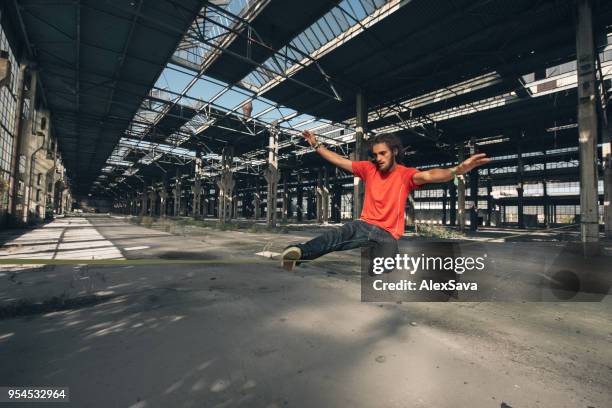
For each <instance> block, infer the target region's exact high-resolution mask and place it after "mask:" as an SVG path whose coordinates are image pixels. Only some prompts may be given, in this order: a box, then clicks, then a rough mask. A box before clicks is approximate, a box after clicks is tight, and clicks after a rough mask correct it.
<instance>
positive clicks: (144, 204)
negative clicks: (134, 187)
mask: <svg viewBox="0 0 612 408" xmlns="http://www.w3.org/2000/svg"><path fill="white" fill-rule="evenodd" d="M140 198H141V200H142V205H141V206H140V215H142V216H144V215H147V214H148V211H149V206H148V203H149V195H148V194H147V185H146V184H145V185H143V186H142V196H141V197H140Z"/></svg>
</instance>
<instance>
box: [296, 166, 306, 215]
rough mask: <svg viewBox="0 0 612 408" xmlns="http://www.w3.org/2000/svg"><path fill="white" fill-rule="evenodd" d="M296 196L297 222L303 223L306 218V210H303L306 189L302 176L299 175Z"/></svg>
mask: <svg viewBox="0 0 612 408" xmlns="http://www.w3.org/2000/svg"><path fill="white" fill-rule="evenodd" d="M296 193H297V194H296V195H297V203H296V204H297V205H296V208H295V210H296V216H297V221H298V222H302V220H303V216H304V209H303V208H302V206H303V203H304V188H303V186H302V176H300V175H299V174H298V176H297V191H296Z"/></svg>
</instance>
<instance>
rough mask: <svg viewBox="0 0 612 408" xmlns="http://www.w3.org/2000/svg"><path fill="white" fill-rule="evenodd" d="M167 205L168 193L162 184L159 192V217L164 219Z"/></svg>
mask: <svg viewBox="0 0 612 408" xmlns="http://www.w3.org/2000/svg"><path fill="white" fill-rule="evenodd" d="M167 205H168V191H166V185H165V184H164V185H163V186H162V187H161V190H159V215H160V217H165V216H166V215H167V208H166V207H167Z"/></svg>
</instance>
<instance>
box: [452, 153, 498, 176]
mask: <svg viewBox="0 0 612 408" xmlns="http://www.w3.org/2000/svg"><path fill="white" fill-rule="evenodd" d="M490 161H491V158H490V157H487V154H486V153H478V154H475V155H473V156H470V157H469V158H467V159H466V160H464V161H462V162H461V163H459V165H458V166H457V167H456V168H455V169H456V170H457V174H458V175H460V174H465V173H467V172H469V171H471V170H472V169H475V168H476V167H480V166H482V165H483V164H487V163H489V162H490Z"/></svg>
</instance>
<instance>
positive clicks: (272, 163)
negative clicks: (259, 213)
mask: <svg viewBox="0 0 612 408" xmlns="http://www.w3.org/2000/svg"><path fill="white" fill-rule="evenodd" d="M264 177H265V179H266V181H267V183H268V196H267V201H268V214H267V222H268V226H269V227H275V226H276V217H277V214H276V195H277V192H278V180H279V178H280V175H279V172H278V129H277V128H276V124H275V123H273V125H272V128H271V129H270V136H269V138H268V168H267V169H266V171H265V173H264Z"/></svg>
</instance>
